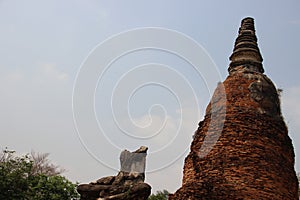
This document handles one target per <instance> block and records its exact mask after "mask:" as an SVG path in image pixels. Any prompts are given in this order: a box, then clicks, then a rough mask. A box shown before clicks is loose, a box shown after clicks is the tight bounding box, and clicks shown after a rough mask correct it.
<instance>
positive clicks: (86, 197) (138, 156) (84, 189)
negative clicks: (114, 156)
mask: <svg viewBox="0 0 300 200" xmlns="http://www.w3.org/2000/svg"><path fill="white" fill-rule="evenodd" d="M147 150H148V148H147V147H144V146H142V147H140V148H139V149H138V150H136V151H134V152H129V151H127V150H124V151H122V153H121V155H120V163H121V169H120V172H119V173H118V174H117V175H116V176H108V177H104V178H100V179H99V180H97V181H95V182H91V183H89V184H81V185H79V186H78V187H77V191H78V193H79V194H80V196H81V200H146V199H148V196H149V195H150V194H151V187H150V186H149V185H148V184H147V183H144V180H145V166H146V155H147Z"/></svg>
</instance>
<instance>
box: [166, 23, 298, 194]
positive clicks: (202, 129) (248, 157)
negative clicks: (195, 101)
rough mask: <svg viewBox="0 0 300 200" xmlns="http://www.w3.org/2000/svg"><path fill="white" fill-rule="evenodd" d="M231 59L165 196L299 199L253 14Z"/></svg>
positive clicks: (288, 141) (284, 130) (285, 133)
mask: <svg viewBox="0 0 300 200" xmlns="http://www.w3.org/2000/svg"><path fill="white" fill-rule="evenodd" d="M230 61H231V63H230V65H229V68H228V72H229V75H228V77H227V78H226V80H225V81H224V82H223V84H219V85H218V86H217V88H216V90H215V92H214V95H213V97H212V99H211V101H210V103H209V105H208V106H207V109H206V113H205V118H204V120H203V121H201V122H200V123H199V127H198V129H197V131H196V133H195V136H194V139H193V142H192V144H191V148H190V153H189V154H188V156H187V157H186V159H185V163H184V175H183V181H182V187H181V188H180V189H178V190H177V191H176V193H175V194H173V195H170V197H169V199H171V200H175V199H176V200H196V199H209V200H213V199H218V200H219V199H272V200H274V199H275V200H276V199H278V200H282V199H285V200H286V199H298V181H297V177H296V174H295V171H294V157H295V156H294V151H293V146H292V142H291V139H290V138H289V136H288V131H287V127H286V125H285V123H284V121H283V118H282V115H281V110H280V101H279V98H278V93H277V90H276V88H275V86H274V84H273V83H272V81H271V80H270V79H269V78H268V77H267V76H266V75H264V74H263V73H264V68H263V65H262V61H263V59H262V56H261V54H260V51H259V48H258V45H257V37H256V34H255V28H254V20H253V19H252V18H245V19H243V20H242V23H241V27H240V29H239V33H238V37H237V39H236V41H235V45H234V50H233V53H232V55H231V56H230Z"/></svg>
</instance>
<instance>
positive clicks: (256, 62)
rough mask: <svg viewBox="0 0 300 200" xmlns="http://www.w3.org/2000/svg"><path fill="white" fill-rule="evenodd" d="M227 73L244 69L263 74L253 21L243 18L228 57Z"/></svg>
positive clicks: (249, 18) (261, 59)
mask: <svg viewBox="0 0 300 200" xmlns="http://www.w3.org/2000/svg"><path fill="white" fill-rule="evenodd" d="M229 59H230V61H231V63H230V65H229V68H228V71H229V73H231V72H233V71H237V70H238V69H240V68H243V69H245V67H246V68H247V69H249V70H251V71H256V72H260V73H263V72H264V68H263V65H262V61H263V58H262V56H261V54H260V51H259V48H258V45H257V37H256V35H255V27H254V19H253V18H251V17H247V18H244V19H243V20H242V23H241V27H240V29H239V35H238V37H237V38H236V40H235V44H234V49H233V53H232V54H231V56H230V57H229Z"/></svg>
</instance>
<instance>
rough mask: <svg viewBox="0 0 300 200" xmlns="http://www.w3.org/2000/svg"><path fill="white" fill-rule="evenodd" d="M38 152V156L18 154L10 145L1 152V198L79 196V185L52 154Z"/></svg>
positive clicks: (57, 199) (27, 199) (64, 199)
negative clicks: (64, 173) (52, 160)
mask: <svg viewBox="0 0 300 200" xmlns="http://www.w3.org/2000/svg"><path fill="white" fill-rule="evenodd" d="M37 155H38V154H35V156H36V157H34V156H30V155H25V156H16V155H15V152H14V151H9V150H7V149H5V150H4V151H3V152H2V154H0V199H6V200H42V199H47V200H71V199H76V198H78V193H77V192H76V185H75V184H73V183H72V182H70V181H69V180H68V179H66V178H65V177H63V176H61V175H60V174H59V172H60V170H59V168H58V167H57V166H54V165H52V164H51V163H50V161H49V160H48V159H47V157H48V155H49V154H39V156H37ZM37 158H39V159H37ZM40 158H41V159H40ZM37 161H40V162H37ZM51 167H53V168H52V169H51Z"/></svg>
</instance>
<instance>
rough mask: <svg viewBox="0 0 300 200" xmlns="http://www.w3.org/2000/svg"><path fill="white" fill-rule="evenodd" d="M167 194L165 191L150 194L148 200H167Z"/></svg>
mask: <svg viewBox="0 0 300 200" xmlns="http://www.w3.org/2000/svg"><path fill="white" fill-rule="evenodd" d="M169 194H170V193H169V192H168V191H167V190H163V191H157V192H156V194H151V195H150V196H149V197H148V200H167V199H168V197H169Z"/></svg>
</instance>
